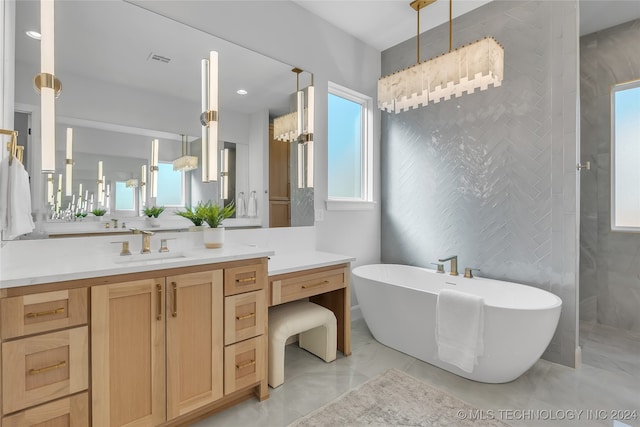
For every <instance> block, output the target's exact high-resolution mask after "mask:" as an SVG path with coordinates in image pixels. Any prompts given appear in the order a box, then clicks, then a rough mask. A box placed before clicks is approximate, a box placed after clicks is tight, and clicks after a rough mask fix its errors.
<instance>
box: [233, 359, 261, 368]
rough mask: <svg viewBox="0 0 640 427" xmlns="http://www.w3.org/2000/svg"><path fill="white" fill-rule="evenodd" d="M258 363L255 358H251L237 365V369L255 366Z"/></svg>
mask: <svg viewBox="0 0 640 427" xmlns="http://www.w3.org/2000/svg"><path fill="white" fill-rule="evenodd" d="M255 364H256V361H255V360H250V361H248V362H244V363H241V364H240V365H236V369H242V368H246V367H248V366H253V365H255Z"/></svg>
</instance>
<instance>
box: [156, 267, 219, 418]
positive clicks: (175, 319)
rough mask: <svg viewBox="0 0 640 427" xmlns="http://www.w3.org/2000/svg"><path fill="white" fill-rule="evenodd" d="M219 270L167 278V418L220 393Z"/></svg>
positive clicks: (198, 405)
mask: <svg viewBox="0 0 640 427" xmlns="http://www.w3.org/2000/svg"><path fill="white" fill-rule="evenodd" d="M222 280H223V274H222V270H216V271H208V272H202V273H192V274H183V275H179V276H173V277H167V376H168V377H167V418H168V419H172V418H175V417H177V416H179V415H182V414H185V413H187V412H190V411H192V410H194V409H196V408H199V407H201V406H204V405H206V404H209V403H211V402H213V401H216V400H218V399H219V398H221V397H222V396H223V383H224V376H223V375H224V374H223V351H224V350H223V342H222V341H223V337H222V321H223V312H222V309H223V303H222V301H223V296H222V292H223V283H222Z"/></svg>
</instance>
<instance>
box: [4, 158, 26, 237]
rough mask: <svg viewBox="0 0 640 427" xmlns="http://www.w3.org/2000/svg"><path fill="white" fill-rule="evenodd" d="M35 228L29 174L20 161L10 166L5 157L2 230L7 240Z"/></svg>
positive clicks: (14, 161)
mask: <svg viewBox="0 0 640 427" xmlns="http://www.w3.org/2000/svg"><path fill="white" fill-rule="evenodd" d="M34 227H35V226H34V224H33V219H32V218H31V188H30V187H29V174H28V173H27V171H26V170H25V169H24V166H22V163H20V161H18V159H13V162H12V163H11V165H9V161H8V158H7V157H5V158H4V159H2V162H1V163H0V228H2V231H3V232H4V233H5V237H6V238H8V239H15V238H16V237H18V236H20V235H22V234H26V233H30V232H32V231H33V229H34Z"/></svg>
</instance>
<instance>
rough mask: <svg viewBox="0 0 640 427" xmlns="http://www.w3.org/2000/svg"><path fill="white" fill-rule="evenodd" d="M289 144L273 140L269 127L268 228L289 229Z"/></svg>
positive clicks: (270, 127)
mask: <svg viewBox="0 0 640 427" xmlns="http://www.w3.org/2000/svg"><path fill="white" fill-rule="evenodd" d="M290 145H291V144H290V143H288V142H282V141H276V140H275V139H273V125H269V226H270V227H289V226H290V225H291V215H290V214H289V210H290V203H291V191H290V172H289V160H290V158H289V157H290V149H291V146H290Z"/></svg>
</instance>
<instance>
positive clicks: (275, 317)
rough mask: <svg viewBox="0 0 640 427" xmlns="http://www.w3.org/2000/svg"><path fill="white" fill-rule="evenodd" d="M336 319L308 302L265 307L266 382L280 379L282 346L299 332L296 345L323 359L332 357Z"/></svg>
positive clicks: (329, 312) (327, 311)
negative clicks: (266, 310)
mask: <svg viewBox="0 0 640 427" xmlns="http://www.w3.org/2000/svg"><path fill="white" fill-rule="evenodd" d="M337 331H338V327H337V321H336V316H335V315H334V314H333V312H332V311H331V310H328V309H326V308H324V307H322V306H319V305H317V304H314V303H312V302H308V301H294V302H290V303H286V304H280V305H276V306H273V307H271V308H269V385H270V386H271V387H272V388H276V387H278V386H279V385H281V384H282V383H283V382H284V348H285V344H286V342H287V339H288V338H289V337H291V336H293V335H295V334H300V335H299V340H298V341H299V342H298V344H299V346H300V347H301V348H304V349H305V350H307V351H308V352H310V353H313V354H315V355H316V356H318V357H319V358H321V359H322V360H324V361H325V362H332V361H334V360H335V359H336V347H337V333H338V332H337Z"/></svg>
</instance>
